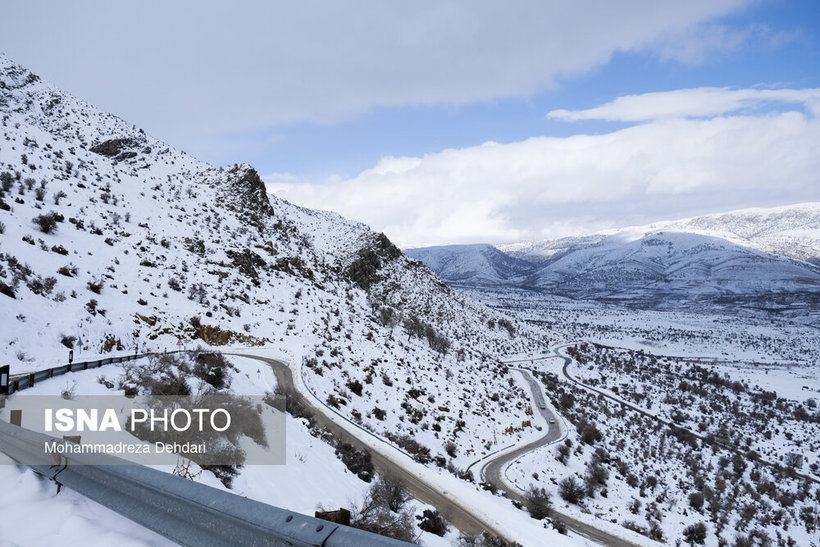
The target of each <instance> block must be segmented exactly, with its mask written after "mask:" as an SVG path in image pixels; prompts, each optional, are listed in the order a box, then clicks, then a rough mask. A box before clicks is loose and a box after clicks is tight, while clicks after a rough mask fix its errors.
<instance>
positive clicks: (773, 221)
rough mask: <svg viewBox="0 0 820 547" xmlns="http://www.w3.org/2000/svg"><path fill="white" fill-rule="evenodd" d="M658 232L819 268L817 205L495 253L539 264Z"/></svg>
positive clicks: (711, 217)
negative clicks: (715, 239) (726, 243)
mask: <svg viewBox="0 0 820 547" xmlns="http://www.w3.org/2000/svg"><path fill="white" fill-rule="evenodd" d="M658 232H686V233H693V234H700V235H703V236H711V237H718V238H722V239H726V240H729V241H731V242H733V243H736V244H738V245H741V246H743V247H749V248H751V249H756V250H758V251H764V252H767V253H771V254H776V255H781V256H786V257H789V258H794V259H796V260H802V261H805V262H812V263H815V264H818V263H820V203H800V204H797V205H788V206H784V207H772V208H768V209H762V208H756V209H742V210H739V211H732V212H728V213H718V214H714V215H704V216H699V217H693V218H687V219H683V220H675V221H664V222H655V223H653V224H648V225H645V226H632V227H628V228H622V229H619V230H609V231H606V232H600V233H597V234H592V235H589V236H585V237H565V238H560V239H554V240H545V241H530V242H522V243H513V244H509V245H501V246H499V249H500V250H501V251H503V252H506V253H508V254H510V255H511V256H514V257H517V258H521V259H523V260H528V261H531V262H543V261H545V260H546V259H549V258H550V257H552V256H553V255H555V254H557V253H562V252H565V251H567V250H572V249H577V248H579V247H586V246H589V245H594V244H597V243H598V242H600V241H602V240H604V239H605V238H607V237H608V236H620V237H621V238H623V239H638V238H640V237H643V236H645V235H651V234H656V233H658Z"/></svg>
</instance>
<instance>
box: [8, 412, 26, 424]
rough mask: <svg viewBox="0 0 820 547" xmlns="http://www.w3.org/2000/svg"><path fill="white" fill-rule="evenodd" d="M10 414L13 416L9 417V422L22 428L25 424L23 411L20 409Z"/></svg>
mask: <svg viewBox="0 0 820 547" xmlns="http://www.w3.org/2000/svg"><path fill="white" fill-rule="evenodd" d="M10 414H11V415H10V416H9V422H10V423H11V425H16V426H18V427H22V425H21V424H22V423H23V411H22V410H20V409H17V410H12V411H11V412H10Z"/></svg>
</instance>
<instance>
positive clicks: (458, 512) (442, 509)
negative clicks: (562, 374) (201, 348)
mask: <svg viewBox="0 0 820 547" xmlns="http://www.w3.org/2000/svg"><path fill="white" fill-rule="evenodd" d="M234 355H238V356H241V357H250V358H252V359H257V360H259V361H262V362H264V363H266V364H268V365H270V367H271V368H272V369H273V372H274V374H275V375H276V381H277V382H278V383H279V385H281V386H282V387H283V388H285V389H292V390H293V392H294V393H295V394H296V397H297V398H298V400H299V402H300V403H301V404H303V405H305V406H306V407H307V408H309V409H310V411H311V413H312V415H313V419H314V421H315V422H316V424H317V425H318V426H319V427H320V428H323V429H325V430H327V431H329V432H330V433H331V434H332V435H333V437H334V438H335V439H338V440H341V441H343V442H346V443H349V444H351V445H353V446H354V447H356V448H357V449H359V450H367V451H368V452H369V453H370V455H371V460H372V462H373V467H374V468H375V469H376V471H378V472H379V473H380V474H383V475H387V476H389V477H392V478H394V479H395V480H399V481H401V482H402V483H403V484H404V486H405V488H406V490H407V492H408V493H409V494H410V495H411V496H413V497H414V498H415V499H417V500H419V501H421V502H423V503H427V504H429V505H432V506H433V507H435V508H436V510H438V512H439V513H441V514H442V515H444V516H445V518H446V519H447V520H448V521H449V522H450V523H451V524H452V525H453V526H454V527H455V528H457V529H459V530H461V531H462V532H465V533H467V534H472V535H477V534H480V533H481V532H483V531H484V530H487V531H489V532H491V533H492V534H495V535H496V536H499V537H502V538H504V539H506V540H507V541H510V538H509V536H507V535H506V534H505V533H504V531H502V530H499V529H496V528H495V527H494V526H493V525H492V524H490V523H487V522H485V521H484V520H483V519H482V518H481V517H480V516H478V515H475V514H473V513H472V512H471V511H470V510H468V509H466V508H464V507H462V506H461V505H459V504H458V503H456V502H454V501H452V500H450V499H449V498H447V497H446V496H445V495H444V494H443V493H442V492H441V491H440V490H439V487H437V486H435V485H431V484H428V483H427V482H426V481H424V480H423V479H421V478H419V477H417V476H416V475H414V474H413V473H410V472H409V471H407V470H405V469H404V468H402V467H401V466H399V465H397V464H396V463H394V462H393V461H391V460H389V459H387V458H385V457H384V456H382V455H380V454H379V453H378V452H376V451H374V450H372V449H371V448H370V446H368V444H367V443H364V442H362V441H361V440H359V439H358V438H357V437H356V436H354V435H353V434H351V433H350V432H349V431H348V430H347V429H345V428H344V427H342V426H340V425H339V424H338V423H336V422H335V421H333V420H332V419H330V418H329V417H328V415H327V413H328V412H329V410H328V409H327V408H324V407H323V405H321V406H320V405H318V404H316V403H315V402H314V401H311V400H309V399H307V398H305V397H303V396H302V395H301V394H300V393H299V392H298V391H296V388H295V386H294V383H293V376H292V373H291V370H290V368H289V367H288V366H287V365H286V364H285V363H283V362H282V361H278V360H276V359H269V358H266V357H260V356H256V355H248V354H234ZM522 373H523V374H524V378H525V380H526V381H527V383H528V384H529V387H530V391H531V393H532V397H533V400H534V401H535V406H536V410H538V411H539V412H540V413H541V415H542V416H544V418H545V419H546V421H547V423H549V422H550V420H555V421H556V425H554V426H553V427H549V429H548V430H547V432H546V434H545V435H544V436H543V437H541V438H540V439H538V440H536V441H533V442H531V443H528V444H526V445H523V446H521V447H519V448H516V449H515V450H513V451H512V452H510V453H507V454H503V455H501V456H497V457H496V458H493V459H491V460H488V461H487V462H486V463H485V464H484V466H483V467H482V468H481V476H482V478H483V479H484V480H485V481H487V482H490V483H492V484H494V485H495V486H496V488H498V489H499V490H501V491H503V492H505V493H506V495H507V497H508V498H510V499H512V500H518V501H523V496H522V494H521V493H520V492H518V491H517V490H515V489H512V488H510V487H509V486H508V485H507V484H506V483H505V482H504V481H503V480H502V479H501V474H502V473H503V472H504V469H506V467H507V465H509V463H511V462H512V461H514V460H515V459H517V458H519V457H520V456H521V455H523V454H525V453H527V452H529V451H531V450H535V449H536V448H538V447H540V446H544V445H545V444H550V443H552V442H555V441H556V440H559V439H561V438H562V435H563V434H562V432H561V430H560V428H559V427H557V423H558V422H559V420H560V417H559V416H557V415H555V414H553V413H552V412H551V411H550V410H549V408H547V407H546V405H543V406H544V407H545V408H540V407H541V406H542V404H543V403H544V399H543V395H542V393H541V387H540V385H539V384H538V382H537V381H536V380H535V379H534V378H533V377H532V375H530V373H529V372H527V371H524V370H522ZM373 439H374V442H383V441H382V440H381V439H379V438H378V437H376V436H375V435H374V436H373ZM553 518H558V519H560V520H561V522H563V523H564V524H565V525H566V527H567V528H568V529H569V530H571V531H572V532H575V533H576V534H578V535H580V536H583V537H585V538H587V539H589V540H591V541H593V542H595V543H600V544H602V545H611V546H614V547H636V545H637V544H635V543H631V542H629V541H626V540H624V539H621V538H619V537H617V536H614V535H612V534H610V533H608V532H605V531H603V530H599V529H597V528H595V527H594V526H592V525H590V524H587V523H586V522H582V521H579V520H577V519H575V518H573V517H572V516H570V515H567V514H565V513H563V512H561V511H559V510H555V509H554V510H553Z"/></svg>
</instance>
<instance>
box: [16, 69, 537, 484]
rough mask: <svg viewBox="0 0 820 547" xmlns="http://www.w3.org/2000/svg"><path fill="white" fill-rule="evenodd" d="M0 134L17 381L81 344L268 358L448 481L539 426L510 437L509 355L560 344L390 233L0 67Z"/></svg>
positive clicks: (514, 415) (513, 408) (518, 411)
mask: <svg viewBox="0 0 820 547" xmlns="http://www.w3.org/2000/svg"><path fill="white" fill-rule="evenodd" d="M0 118H2V120H0V121H1V122H2V126H1V127H0V131H1V132H2V136H1V137H0V310H1V311H2V322H3V329H2V331H0V362H4V363H10V364H11V365H12V373H16V372H24V371H28V370H35V369H40V368H45V367H48V366H54V365H55V364H58V363H62V362H65V360H66V357H67V354H68V350H69V348H73V349H74V351H75V354H77V356H78V357H83V356H87V355H89V354H99V353H107V352H133V351H134V349H135V347H138V348H139V350H140V351H142V350H146V349H148V350H151V349H160V350H162V349H163V348H168V349H171V348H174V347H175V346H176V343H177V340H178V338H179V339H183V340H184V341H185V342H186V344H187V345H188V347H190V346H191V345H192V344H193V345H195V344H199V343H202V344H211V345H217V346H218V345H225V344H243V345H252V344H267V345H275V346H276V347H278V348H282V350H286V351H288V352H290V354H291V355H292V356H293V359H294V360H295V361H296V362H300V361H301V362H304V363H305V364H306V365H307V367H306V368H305V370H306V373H305V382H306V383H307V385H308V386H309V387H310V388H311V389H313V390H314V391H315V392H316V393H317V394H318V395H319V396H321V397H322V398H323V400H324V399H327V400H328V401H329V402H332V404H333V406H335V407H338V410H339V412H340V413H342V414H343V415H345V416H346V417H348V418H350V419H352V420H354V421H356V422H358V423H361V424H362V425H363V426H364V427H366V428H369V429H370V430H371V431H374V432H376V433H377V434H380V435H386V434H388V433H389V435H390V436H391V438H393V439H394V442H396V443H398V444H402V443H405V444H406V439H413V441H414V443H415V445H413V449H414V450H417V451H420V453H421V455H420V456H419V457H420V458H426V459H428V460H431V459H433V458H440V459H439V460H438V462H439V463H440V465H445V463H446V464H449V465H452V466H454V469H455V468H463V467H466V464H467V462H470V461H473V460H475V459H476V458H477V457H479V456H480V455H482V454H484V453H487V452H489V451H492V450H495V449H497V447H498V446H501V445H506V444H508V443H510V442H512V441H513V440H515V439H518V438H520V437H521V436H522V435H527V434H528V431H529V429H532V426H527V427H525V428H510V427H509V424H510V423H518V424H520V423H522V422H524V421H527V414H526V413H525V410H526V409H527V408H528V407H527V406H526V405H525V402H526V397H525V394H524V391H523V389H521V388H516V389H511V388H510V386H509V384H508V380H509V373H508V372H507V369H506V367H504V366H503V365H502V364H501V363H500V362H499V361H497V359H496V356H497V355H499V354H501V353H509V352H518V351H525V350H526V349H528V348H534V347H542V346H543V345H544V344H545V338H544V336H543V335H542V334H538V333H535V331H533V330H531V329H530V327H528V326H527V325H526V324H524V323H523V322H519V321H515V320H506V321H502V319H504V316H502V315H501V314H499V313H498V312H495V311H493V310H491V309H489V308H487V307H485V306H484V305H482V304H480V303H478V302H476V301H473V300H471V299H469V298H467V297H465V296H463V295H461V294H460V293H458V292H455V291H452V290H451V289H450V288H449V287H448V286H446V285H445V284H444V283H442V282H441V280H440V279H438V278H437V277H436V276H434V275H433V274H432V273H431V272H430V271H429V270H428V269H427V268H425V267H424V266H422V265H421V264H420V263H419V262H417V261H415V260H410V259H408V258H406V257H405V256H403V255H402V254H401V252H400V251H399V250H398V249H397V248H396V247H395V246H394V245H393V244H392V243H391V242H390V241H389V240H388V239H387V238H386V237H385V236H384V235H382V234H377V233H374V232H372V231H371V230H369V229H368V227H367V226H365V225H363V224H361V223H358V222H352V221H349V220H346V219H344V218H342V217H340V216H338V215H336V214H333V213H328V212H323V211H312V210H308V209H303V208H300V207H297V206H295V205H292V204H290V203H288V202H286V201H283V200H280V199H277V198H275V197H273V196H268V195H267V194H266V193H265V187H264V185H263V184H262V182H261V180H260V179H259V177H258V175H257V173H256V172H255V171H254V170H253V169H252V168H251V167H249V166H247V165H234V166H232V167H228V168H221V169H220V168H214V167H212V166H210V165H207V164H204V163H202V162H200V161H198V160H196V159H195V158H192V157H190V156H188V155H186V154H185V153H183V152H180V151H178V150H174V149H173V148H171V147H169V146H168V145H166V144H165V143H163V142H161V141H159V140H157V139H154V138H152V137H150V136H148V135H146V134H144V132H143V131H142V130H140V129H138V128H136V127H134V126H132V125H130V124H128V123H126V122H124V121H123V120H121V119H118V118H116V117H114V116H112V115H109V114H105V113H103V112H100V111H98V110H96V109H95V108H93V107H92V106H90V105H88V104H86V103H84V102H83V101H81V100H78V99H76V98H74V97H72V96H71V95H69V94H66V93H63V92H62V91H60V90H59V89H57V88H55V87H54V86H52V85H50V84H48V83H45V82H43V81H41V80H40V79H39V78H38V77H37V76H36V75H34V74H32V73H30V72H29V71H28V70H26V69H25V68H23V67H21V66H19V65H16V64H15V63H13V62H11V61H10V60H8V59H6V58H2V57H0ZM500 324H502V325H509V328H508V327H506V326H504V327H502V326H500ZM499 400H500V401H501V402H499ZM484 408H492V409H493V411H492V412H479V410H480V409H484ZM500 415H503V419H498V416H500ZM527 423H529V422H527ZM528 428H529V429H528ZM505 430H506V431H505ZM454 441H455V442H456V443H457V445H458V451H457V453H456V451H454V450H451V451H450V452H452V453H451V454H448V452H447V451H446V450H445V449H444V448H443V447H444V445H445V444H447V443H450V442H454ZM425 451H426V452H425Z"/></svg>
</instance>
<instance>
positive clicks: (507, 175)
mask: <svg viewBox="0 0 820 547" xmlns="http://www.w3.org/2000/svg"><path fill="white" fill-rule="evenodd" d="M818 91H820V90H777V91H770V90H736V91H732V90H722V91H720V92H718V95H721V96H722V97H723V99H721V100H720V101H714V103H713V104H712V105H711V106H708V107H707V108H706V109H704V110H700V111H698V112H699V113H700V114H701V115H702V114H703V113H720V112H723V111H724V110H726V109H728V110H736V109H737V105H738V104H742V103H743V101H745V100H746V98H747V97H759V96H760V95H761V94H763V96H765V97H766V99H765V100H767V101H772V100H781V101H785V102H786V103H792V102H795V101H799V100H802V101H804V103H803V104H807V103H811V102H812V101H815V100H816V99H817V97H818ZM697 93H700V92H697ZM697 93H695V95H697ZM709 93H711V92H708V93H707V95H708V94H709ZM669 97H681V98H683V102H684V103H685V104H687V105H689V106H687V107H686V108H683V109H682V111H683V112H685V113H691V112H692V108H693V107H692V105H695V104H696V103H697V101H692V102H691V104H689V103H688V102H687V98H689V97H690V95H689V94H688V90H684V91H681V92H671V95H667V96H666V98H669ZM644 99H645V100H646V103H647V104H646V105H641V104H640V103H641V101H640V100H639V99H637V98H631V99H630V100H629V101H627V104H628V106H629V108H621V107H618V108H615V107H612V108H611V111H612V112H614V113H616V114H618V115H621V116H624V118H623V119H638V120H645V119H646V118H647V117H648V116H647V114H646V113H647V112H655V113H656V115H657V114H660V115H661V117H660V118H659V119H656V120H653V121H648V122H646V123H642V124H640V125H636V126H634V127H629V128H626V129H622V130H619V131H616V132H613V133H609V134H604V135H575V136H571V137H567V138H549V137H536V138H531V139H528V140H525V141H521V142H515V143H511V144H492V145H484V146H477V147H471V148H464V149H453V150H444V151H442V152H440V153H436V154H430V155H427V156H424V157H420V158H390V157H388V158H383V159H382V160H381V161H380V162H379V163H378V164H377V165H376V166H374V167H373V168H372V169H369V170H367V171H364V172H362V173H361V174H360V175H359V176H357V177H355V178H352V179H349V180H344V181H337V182H333V183H325V184H313V185H311V184H287V183H286V184H275V185H270V186H269V189H270V190H271V191H272V192H274V193H276V194H277V195H280V196H282V197H285V198H286V199H289V200H290V201H293V202H295V203H299V204H300V205H306V206H310V207H319V208H326V209H333V210H336V211H338V212H340V213H342V214H343V215H345V216H348V217H351V218H355V219H358V220H363V221H365V222H367V223H369V224H370V225H371V226H372V227H373V228H375V229H377V230H381V231H385V232H386V233H387V235H388V236H390V237H391V238H393V239H394V240H395V241H397V242H398V243H399V244H401V245H403V246H420V245H430V244H442V243H465V242H479V241H486V242H509V241H514V240H521V239H541V238H545V237H554V236H558V235H569V234H581V233H586V232H589V231H592V230H599V229H603V228H607V227H616V226H622V225H626V224H641V223H646V222H651V221H655V220H660V219H674V218H680V217H685V216H690V215H693V214H700V213H706V212H717V211H721V210H729V209H733V208H740V207H747V206H754V205H760V206H765V205H779V204H786V203H796V202H801V201H817V200H818V199H820V191H819V190H818V189H819V188H820V121H818V117H817V116H816V110H815V111H814V113H812V110H811V108H807V110H808V112H807V113H804V112H800V111H786V112H769V113H761V112H756V113H754V114H751V115H750V114H744V115H739V114H738V115H729V116H720V117H714V118H711V119H688V118H684V117H666V116H664V114H666V113H668V112H669V111H670V110H674V109H671V108H668V107H664V108H659V107H657V106H656V101H657V96H654V95H652V94H650V95H647V96H644ZM612 104H617V105H622V104H623V101H621V102H619V101H617V100H616V101H614V102H613V103H612ZM727 105H728V106H727ZM593 110H594V109H593ZM624 112H629V113H630V114H629V115H628V116H626V115H625V114H624ZM638 114H640V115H638ZM614 115H615V114H612V113H610V114H607V116H614Z"/></svg>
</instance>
